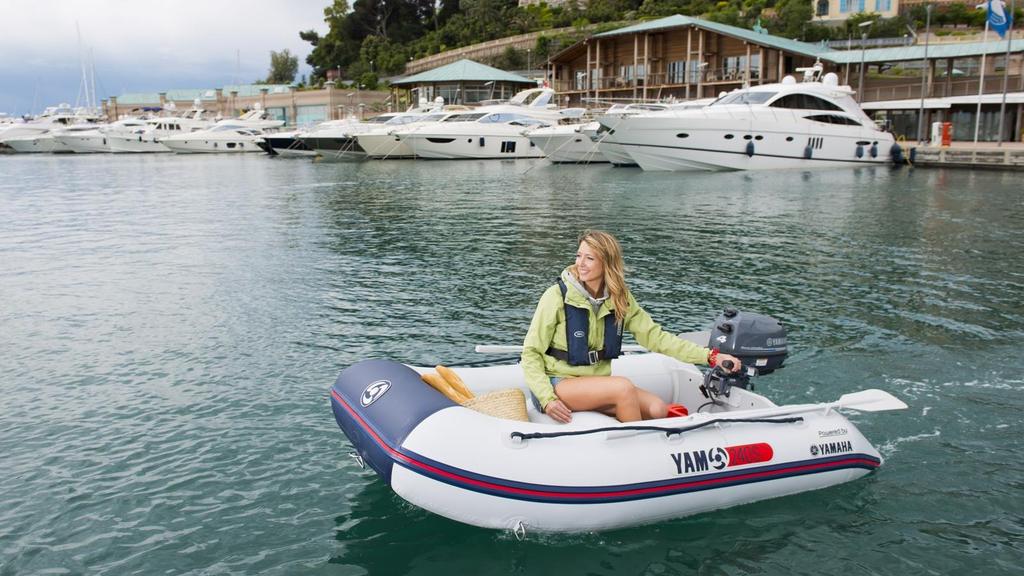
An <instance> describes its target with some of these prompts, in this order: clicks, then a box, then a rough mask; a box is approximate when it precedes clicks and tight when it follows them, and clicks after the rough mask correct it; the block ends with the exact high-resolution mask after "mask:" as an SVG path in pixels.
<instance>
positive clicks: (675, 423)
mask: <svg viewBox="0 0 1024 576" xmlns="http://www.w3.org/2000/svg"><path fill="white" fill-rule="evenodd" d="M729 312H731V311H727V313H726V315H725V316H724V317H725V320H722V318H723V317H719V320H716V326H721V325H723V324H725V323H729V324H730V326H731V328H729V330H730V332H725V331H724V330H719V329H718V328H716V331H714V332H712V333H711V335H710V337H712V338H714V339H715V340H714V341H715V342H716V344H720V347H721V348H722V350H723V351H728V352H730V353H732V354H735V355H737V356H739V357H741V359H742V360H743V362H744V366H746V367H747V368H746V370H747V371H748V372H746V373H745V374H743V375H739V376H728V375H725V374H723V373H721V372H710V373H709V374H708V375H705V374H702V373H701V371H700V370H698V369H697V368H695V367H694V366H692V365H688V364H683V363H681V362H678V361H676V360H674V359H671V358H669V357H667V356H662V355H660V354H637V355H628V356H622V357H620V358H618V359H616V360H614V361H613V362H612V373H613V374H615V375H620V376H625V377H628V378H629V379H630V380H632V381H633V382H634V383H635V384H636V385H638V386H641V387H643V388H645V389H647V390H650V391H651V392H654V393H655V394H658V395H659V396H660V397H661V398H662V399H664V400H665V401H666V402H671V403H673V404H682V405H685V406H686V407H687V408H688V410H689V414H688V415H685V416H672V417H669V418H664V419H660V420H648V421H643V422H631V423H622V422H619V421H618V420H616V419H614V418H612V417H610V416H606V415H604V414H602V413H597V412H575V413H574V414H573V420H572V422H571V423H569V424H558V423H556V422H554V421H553V420H552V419H550V418H549V417H548V416H546V415H545V414H543V413H541V412H538V411H537V410H535V409H534V408H533V407H532V405H531V404H532V403H529V402H527V405H528V406H527V408H526V410H527V411H526V414H527V417H528V421H520V420H509V419H502V418H497V417H494V416H489V415H487V414H483V413H481V412H478V411H475V410H473V409H470V408H468V407H465V406H462V405H459V404H456V403H455V402H453V401H451V400H449V399H448V398H447V397H446V396H444V395H442V394H441V393H439V392H437V391H436V390H435V389H434V388H432V387H430V386H427V385H426V384H424V383H423V382H422V381H421V379H420V374H421V373H423V372H426V371H428V370H429V369H424V368H413V367H409V366H405V365H403V364H399V363H397V362H392V361H388V360H367V361H364V362H360V363H358V364H355V365H353V366H351V367H349V368H347V369H346V370H344V371H343V372H342V373H341V375H340V376H339V377H338V380H337V382H336V383H335V384H334V386H333V387H332V389H331V406H332V409H333V411H334V416H335V419H336V420H337V422H338V425H339V426H340V427H341V429H342V430H343V431H344V433H345V435H346V436H347V437H348V438H349V440H350V442H351V444H352V447H353V448H354V449H355V452H354V453H353V456H354V457H355V458H356V460H357V462H358V463H359V464H360V465H364V466H367V465H368V466H369V467H370V468H372V469H373V470H374V471H375V472H376V473H377V474H378V475H380V477H381V478H382V479H383V480H384V481H385V482H386V483H388V484H389V485H390V486H391V488H392V489H393V490H394V491H395V492H396V493H397V494H398V495H399V496H401V497H402V498H404V499H405V500H407V501H409V502H411V503H412V504H415V505H417V506H420V507H422V508H425V509H427V510H430V511H432V512H435V513H437V514H440V515H442V516H446V517H448V518H451V519H454V520H457V521H460V522H464V523H467V524H471V525H475V526H481V527H486V528H496V529H508V530H512V531H514V532H515V533H516V534H517V536H522V533H523V532H526V531H541V532H582V531H594V530H605V529H612V528H619V527H625V526H632V525H637V524H645V523H651V522H657V521H661V520H666V519H670V518H677V517H681V516H686V515H690V514H697V513H701V512H707V511H710V510H715V509H719V508H725V507H729V506H735V505H739V504H744V503H748V502H754V501H757V500H763V499H766V498H774V497H778V496H785V495H789V494H795V493H798V492H804V491H807V490H815V489H820V488H825V487H828V486H833V485H836V484H840V483H843V482H848V481H851V480H855V479H857V478H860V477H862V476H864V475H866V474H868V473H870V472H871V471H873V470H875V469H877V468H878V467H879V466H880V465H881V464H882V457H881V455H879V453H878V451H877V450H876V449H875V448H874V447H873V446H872V445H871V443H870V442H869V441H868V440H867V439H866V438H865V437H864V436H863V435H862V434H861V433H860V431H858V430H857V427H856V426H854V425H853V424H852V423H851V422H850V421H849V420H848V419H847V418H846V417H845V416H843V415H842V414H841V413H840V412H839V409H854V410H861V411H872V412H873V411H881V410H894V409H901V408H906V404H903V403H902V402H901V401H899V400H898V399H896V398H895V397H893V396H891V395H890V394H888V393H886V392H883V391H881V390H865V391H862V392H858V393H854V394H848V395H844V396H842V397H841V398H840V399H839V400H838V401H836V402H829V403H822V404H800V405H786V406H778V405H776V404H774V403H773V402H772V401H770V400H769V399H768V398H766V397H764V396H762V395H760V394H756V393H754V392H753V391H752V389H749V388H752V387H751V386H749V379H748V380H745V381H744V378H745V377H748V376H749V374H750V372H758V371H764V372H768V371H770V370H771V369H772V368H774V367H779V366H781V363H782V360H783V359H784V355H785V336H784V335H783V336H781V338H782V340H781V341H780V340H778V338H780V337H779V336H777V334H778V333H779V332H778V330H776V329H771V330H761V328H762V327H763V326H764V325H765V324H764V322H767V323H768V324H771V323H774V321H773V320H771V319H768V318H767V317H763V316H760V317H758V316H757V315H744V313H742V312H741V313H738V314H735V313H734V316H728V313H729ZM758 318H765V319H767V320H765V321H762V320H759V319H758ZM775 326H776V327H777V326H778V325H777V323H776V324H775ZM704 334H705V336H707V333H704ZM768 334H772V335H770V336H769V335H768ZM783 334H784V333H783ZM723 337H724V338H723ZM704 342H707V340H704ZM779 350H782V356H781V357H780V356H779V355H778V351H779ZM754 367H758V368H754ZM455 371H456V373H457V374H458V376H460V377H461V379H462V380H463V381H464V382H465V385H466V386H467V387H468V388H470V389H471V390H472V392H474V393H476V394H477V395H481V394H485V393H487V392H489V391H493V390H498V389H504V388H512V389H523V390H525V384H524V381H523V374H522V368H521V367H520V366H518V365H504V366H491V367H475V368H457V369H456V370H455Z"/></svg>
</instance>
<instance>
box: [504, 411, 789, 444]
mask: <svg viewBox="0 0 1024 576" xmlns="http://www.w3.org/2000/svg"><path fill="white" fill-rule="evenodd" d="M803 420H804V418H803V416H792V417H789V418H718V419H715V420H708V421H706V422H701V423H699V424H693V425H692V426H678V427H669V426H607V427H604V428H593V429H590V430H567V431H565V432H529V433H527V432H513V433H512V434H511V435H510V436H511V437H512V439H513V440H517V439H518V440H537V439H541V438H558V437H560V436H582V435H584V434H597V433H600V432H615V431H618V430H636V431H650V432H664V433H665V435H666V436H671V435H673V434H682V433H684V432H690V431H692V430H696V429H698V428H703V427H705V426H710V425H711V424H720V423H723V422H724V423H736V422H740V423H756V424H792V423H794V422H803Z"/></svg>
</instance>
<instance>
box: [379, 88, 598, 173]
mask: <svg viewBox="0 0 1024 576" xmlns="http://www.w3.org/2000/svg"><path fill="white" fill-rule="evenodd" d="M554 95H555V92H554V90H551V89H550V88H532V89H530V90H524V91H522V92H520V93H518V94H516V95H515V96H513V97H512V99H511V100H510V101H509V102H508V103H505V104H491V105H487V106H480V107H479V108H477V109H476V110H474V111H473V112H466V113H461V114H453V115H451V116H449V117H447V118H445V119H444V121H442V122H437V123H432V124H427V125H424V126H420V127H417V128H412V129H409V130H408V131H406V130H396V131H395V136H397V137H398V139H399V140H401V141H402V142H404V143H406V144H407V145H408V146H409V147H410V148H411V149H412V151H413V153H414V154H415V155H416V156H417V157H420V158H432V159H447V160H454V159H490V158H509V159H516V158H541V157H543V156H544V152H542V151H541V150H540V149H539V148H537V146H535V145H534V144H533V143H532V142H530V139H529V138H527V137H526V136H524V135H523V132H524V131H525V130H526V129H528V128H536V127H539V126H542V125H554V124H558V122H559V121H560V120H563V119H566V118H567V117H568V116H567V115H565V114H562V112H560V111H559V110H558V109H557V107H556V106H555V104H553V103H552V99H553V98H554ZM577 111H578V109H573V111H572V113H571V114H572V115H575V114H577Z"/></svg>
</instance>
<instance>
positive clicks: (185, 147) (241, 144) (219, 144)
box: [160, 120, 263, 154]
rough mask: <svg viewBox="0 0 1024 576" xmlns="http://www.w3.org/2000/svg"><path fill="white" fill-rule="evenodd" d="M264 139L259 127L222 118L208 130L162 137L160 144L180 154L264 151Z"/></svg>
mask: <svg viewBox="0 0 1024 576" xmlns="http://www.w3.org/2000/svg"><path fill="white" fill-rule="evenodd" d="M262 140H263V131H262V130H261V129H259V128H250V127H247V126H245V125H242V124H234V123H232V121H231V120H221V121H220V122H218V123H217V124H215V125H214V126H213V127H212V128H207V129H206V130H199V131H197V132H190V133H188V134H178V135H176V136H167V137H165V138H161V139H160V144H163V145H164V146H166V147H167V148H168V149H169V150H170V151H171V152H177V153H179V154H196V153H206V154H219V153H225V154H226V153H240V152H262V151H263V150H262V149H261V148H260V142H261V141H262Z"/></svg>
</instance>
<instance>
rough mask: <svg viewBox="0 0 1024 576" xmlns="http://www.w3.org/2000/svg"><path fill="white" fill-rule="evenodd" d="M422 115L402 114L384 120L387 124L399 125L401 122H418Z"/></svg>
mask: <svg viewBox="0 0 1024 576" xmlns="http://www.w3.org/2000/svg"><path fill="white" fill-rule="evenodd" d="M421 118H422V116H420V115H419V114H403V115H402V116H395V117H394V118H392V119H391V120H388V121H387V122H385V124H387V125H389V126H401V125H402V124H409V123H412V122H419V121H420V119H421Z"/></svg>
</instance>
